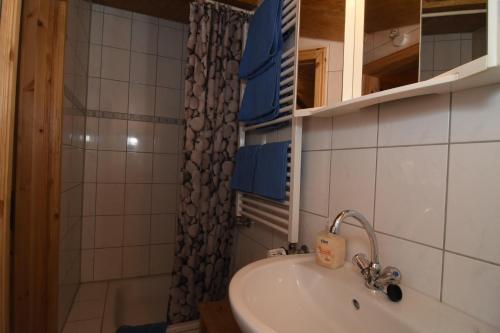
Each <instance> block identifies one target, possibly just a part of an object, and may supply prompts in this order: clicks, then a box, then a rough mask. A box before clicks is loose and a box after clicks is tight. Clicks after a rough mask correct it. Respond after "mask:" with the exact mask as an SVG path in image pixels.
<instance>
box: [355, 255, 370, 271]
mask: <svg viewBox="0 0 500 333" xmlns="http://www.w3.org/2000/svg"><path fill="white" fill-rule="evenodd" d="M352 264H353V265H354V266H357V267H358V268H359V269H360V270H361V272H363V271H364V270H365V269H367V268H369V267H370V264H371V262H370V260H369V259H368V257H367V256H366V254H364V253H357V254H355V255H354V257H352Z"/></svg>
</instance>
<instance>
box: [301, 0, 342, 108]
mask: <svg viewBox="0 0 500 333" xmlns="http://www.w3.org/2000/svg"><path fill="white" fill-rule="evenodd" d="M344 16H345V0H301V4H300V33H299V70H298V80H297V81H298V83H297V108H309V107H318V106H324V105H331V104H333V103H335V102H340V101H341V99H342V66H343V57H344V22H345V17H344Z"/></svg>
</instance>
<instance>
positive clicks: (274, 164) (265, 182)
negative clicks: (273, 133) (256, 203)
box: [253, 141, 290, 201]
mask: <svg viewBox="0 0 500 333" xmlns="http://www.w3.org/2000/svg"><path fill="white" fill-rule="evenodd" d="M289 145H290V141H285V142H275V143H268V144H265V145H263V146H262V147H261V148H260V150H259V153H258V155H257V166H256V168H255V175H254V184H253V193H255V194H258V195H261V196H263V197H266V198H270V199H274V200H279V201H283V200H285V199H286V174H287V166H288V146H289Z"/></svg>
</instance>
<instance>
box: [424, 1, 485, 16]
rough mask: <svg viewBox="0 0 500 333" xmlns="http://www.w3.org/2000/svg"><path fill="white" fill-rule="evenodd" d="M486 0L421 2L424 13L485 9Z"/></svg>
mask: <svg viewBox="0 0 500 333" xmlns="http://www.w3.org/2000/svg"><path fill="white" fill-rule="evenodd" d="M487 5H488V0H422V11H423V12H424V13H434V12H448V11H456V10H469V9H486V7H487Z"/></svg>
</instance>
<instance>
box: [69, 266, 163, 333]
mask: <svg viewBox="0 0 500 333" xmlns="http://www.w3.org/2000/svg"><path fill="white" fill-rule="evenodd" d="M169 286H170V276H169V275H159V276H152V277H146V278H137V279H127V280H118V281H111V282H92V283H84V284H82V285H81V286H80V289H79V291H78V294H77V296H76V298H75V302H74V304H73V307H72V309H71V311H70V314H69V316H68V319H67V322H66V325H65V327H64V330H63V333H115V332H116V329H117V328H118V327H119V326H121V325H125V324H127V325H141V324H149V323H155V322H160V321H164V320H165V317H166V309H167V301H168V288H169Z"/></svg>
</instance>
